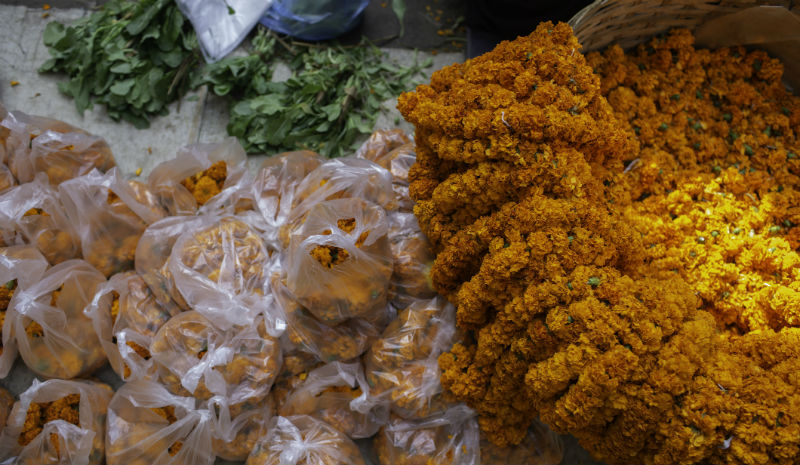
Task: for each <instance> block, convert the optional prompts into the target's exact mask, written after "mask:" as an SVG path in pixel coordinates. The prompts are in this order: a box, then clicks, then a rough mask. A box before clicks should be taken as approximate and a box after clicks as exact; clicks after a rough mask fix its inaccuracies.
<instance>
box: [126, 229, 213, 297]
mask: <svg viewBox="0 0 800 465" xmlns="http://www.w3.org/2000/svg"><path fill="white" fill-rule="evenodd" d="M206 223H207V220H206V218H205V217H203V216H169V217H167V218H164V219H163V220H159V221H157V222H155V223H153V224H151V225H150V226H149V227H148V228H147V229H145V231H144V233H143V234H142V236H141V238H139V242H138V244H137V245H136V253H135V268H136V273H138V274H139V276H141V277H142V279H144V282H146V283H147V285H148V286H150V290H151V291H152V292H153V295H154V296H155V298H156V300H157V301H158V303H160V304H161V305H162V306H164V307H175V308H180V309H183V310H188V309H189V305H188V304H187V303H186V301H185V300H184V299H183V296H181V293H180V292H178V289H177V288H176V287H175V280H174V279H173V277H172V272H170V270H169V257H170V255H171V254H172V247H173V245H174V244H175V241H177V240H178V238H179V237H180V236H181V235H182V234H183V233H184V232H187V231H194V230H197V229H198V228H200V227H201V226H202V225H204V224H206Z"/></svg>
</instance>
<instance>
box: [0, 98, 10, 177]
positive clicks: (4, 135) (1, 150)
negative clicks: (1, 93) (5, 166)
mask: <svg viewBox="0 0 800 465" xmlns="http://www.w3.org/2000/svg"><path fill="white" fill-rule="evenodd" d="M7 116H8V111H7V110H6V107H4V106H3V104H2V103H0V162H2V163H6V162H7V156H6V155H7V153H6V141H8V135H9V134H10V131H9V130H8V128H7V127H5V126H3V125H2V121H3V120H4V119H6V117H7Z"/></svg>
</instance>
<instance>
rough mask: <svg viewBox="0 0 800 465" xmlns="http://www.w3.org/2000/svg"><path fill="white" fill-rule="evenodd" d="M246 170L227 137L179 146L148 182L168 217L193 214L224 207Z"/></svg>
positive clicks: (237, 149)
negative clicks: (170, 158) (171, 157)
mask: <svg viewBox="0 0 800 465" xmlns="http://www.w3.org/2000/svg"><path fill="white" fill-rule="evenodd" d="M214 3H216V2H214ZM246 169H247V154H246V153H245V151H244V149H243V148H242V146H241V144H239V141H238V140H236V138H235V137H228V138H226V139H224V140H223V141H222V142H219V143H213V144H195V145H187V146H185V147H182V148H181V149H180V150H178V155H177V156H176V157H175V158H173V159H172V160H168V161H165V162H163V163H160V164H159V165H158V166H156V167H155V168H154V169H153V171H152V172H151V173H150V176H149V177H148V178H147V182H148V184H149V185H150V187H151V188H152V189H153V191H154V192H156V193H157V194H158V196H159V198H160V199H161V204H162V205H163V206H164V207H165V208H166V209H167V211H169V214H170V215H172V216H175V215H192V214H194V213H195V212H196V211H197V209H198V208H203V207H204V208H203V210H204V211H210V210H214V209H218V208H220V207H221V205H224V204H225V201H226V200H228V199H229V196H230V195H232V194H233V193H235V192H236V191H237V190H238V189H240V188H241V187H242V185H244V184H246V180H245V176H244V175H245V170H246Z"/></svg>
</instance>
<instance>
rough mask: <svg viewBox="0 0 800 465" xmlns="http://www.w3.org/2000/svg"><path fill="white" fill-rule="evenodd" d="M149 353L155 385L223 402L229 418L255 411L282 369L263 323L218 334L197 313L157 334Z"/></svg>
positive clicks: (187, 314)
mask: <svg viewBox="0 0 800 465" xmlns="http://www.w3.org/2000/svg"><path fill="white" fill-rule="evenodd" d="M150 353H151V354H152V356H153V359H154V360H155V361H156V363H157V364H158V372H159V379H160V380H161V382H162V383H163V384H164V386H166V387H167V389H169V390H170V392H173V393H175V394H177V395H185V396H190V395H191V396H194V397H195V398H197V399H198V400H201V401H202V400H208V399H210V398H211V397H213V396H215V395H219V396H222V397H224V398H225V399H227V401H228V402H229V404H230V406H231V415H232V416H237V415H239V414H240V413H241V412H242V411H244V410H248V409H251V408H254V407H257V406H258V405H259V404H260V403H261V402H262V401H263V400H264V399H265V398H266V396H267V394H268V393H269V390H270V387H271V386H272V382H273V381H274V380H275V377H276V376H277V375H278V372H279V370H280V367H281V348H280V343H279V342H278V340H277V339H275V338H273V337H271V336H270V335H269V334H267V332H266V330H265V324H264V322H263V319H262V320H261V321H260V322H258V323H253V324H252V325H249V326H245V327H234V328H232V329H230V330H227V331H223V330H221V329H220V328H218V327H216V326H214V325H213V324H212V323H211V321H209V320H208V319H207V318H206V317H204V316H203V315H201V314H200V313H198V312H194V311H189V312H183V313H180V314H178V315H176V316H174V317H172V319H170V320H169V321H168V322H167V323H166V324H165V325H164V326H162V327H161V329H160V330H159V331H158V333H156V336H155V338H154V339H153V343H152V344H151V345H150Z"/></svg>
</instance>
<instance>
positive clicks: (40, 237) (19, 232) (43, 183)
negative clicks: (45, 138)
mask: <svg viewBox="0 0 800 465" xmlns="http://www.w3.org/2000/svg"><path fill="white" fill-rule="evenodd" d="M19 244H32V245H35V246H36V247H37V248H38V249H39V251H41V252H42V254H43V255H44V256H45V258H47V261H48V262H50V264H51V265H56V264H58V263H61V262H63V261H65V260H69V259H71V258H79V257H80V256H81V245H80V239H79V237H78V233H77V231H76V230H75V228H74V227H73V226H72V223H71V222H70V221H69V220H68V219H67V216H66V215H65V214H64V206H63V204H62V203H61V196H60V195H59V194H58V192H57V191H56V190H55V189H54V188H53V187H51V186H50V185H49V184H48V182H47V178H46V177H45V176H44V175H42V174H40V175H38V176H37V177H36V178H35V179H34V180H33V181H32V182H29V183H25V184H22V185H19V186H16V187H14V188H12V189H9V190H8V191H6V192H5V193H4V194H2V195H0V246H7V245H19Z"/></svg>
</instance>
